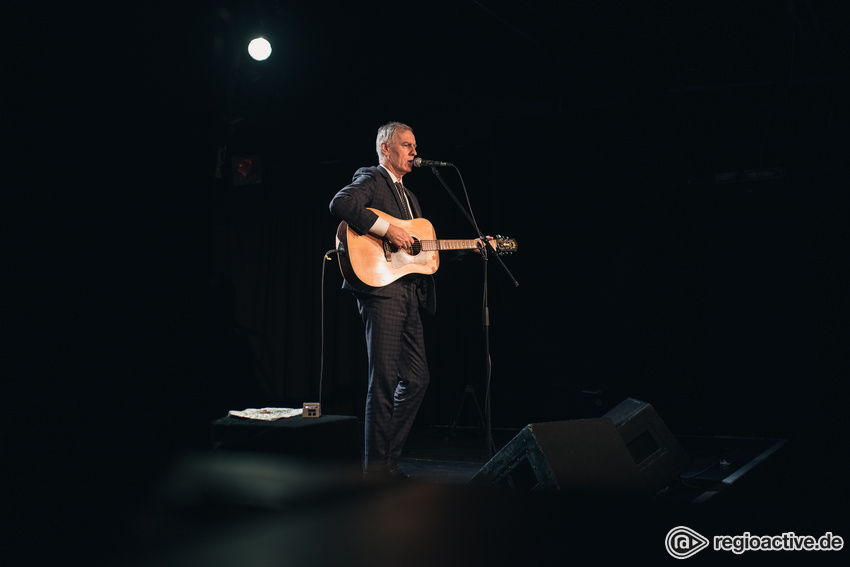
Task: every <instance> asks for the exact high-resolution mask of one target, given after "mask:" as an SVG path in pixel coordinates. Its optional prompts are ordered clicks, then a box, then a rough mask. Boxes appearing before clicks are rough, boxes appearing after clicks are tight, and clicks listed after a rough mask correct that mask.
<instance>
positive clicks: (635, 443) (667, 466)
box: [604, 398, 690, 494]
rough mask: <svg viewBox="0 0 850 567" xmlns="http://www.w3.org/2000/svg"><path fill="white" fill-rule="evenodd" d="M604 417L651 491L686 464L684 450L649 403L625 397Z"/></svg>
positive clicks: (686, 465) (660, 486)
mask: <svg viewBox="0 0 850 567" xmlns="http://www.w3.org/2000/svg"><path fill="white" fill-rule="evenodd" d="M604 417H607V418H609V419H611V421H612V422H614V426H615V427H616V428H617V430H618V431H619V432H620V436H621V437H622V438H623V442H624V443H625V444H626V447H627V448H628V450H629V453H630V454H631V456H632V458H633V459H634V461H635V464H636V465H637V468H638V470H639V471H640V474H641V477H643V479H644V482H646V484H647V487H648V489H649V490H650V491H651V492H652V493H653V494H655V493H657V492H658V491H659V490H661V489H663V488H664V487H666V486H667V485H668V484H669V482H670V481H671V480H674V479H676V478H678V476H679V475H680V474H681V473H682V471H684V470H685V469H686V468H687V467H688V466H689V465H690V458H689V457H688V455H687V454H686V453H685V450H684V449H682V447H681V445H679V442H678V441H677V440H676V438H675V437H674V436H673V434H672V433H671V432H670V430H669V429H667V426H666V425H665V424H664V422H663V421H662V420H661V417H660V416H659V415H658V413H656V411H655V408H653V407H652V405H650V404H648V403H646V402H642V401H640V400H636V399H634V398H626V399H625V400H623V401H622V402H620V404H618V405H617V406H616V407H615V408H613V409H612V410H611V411H609V412H608V413H606V414H605V416H604Z"/></svg>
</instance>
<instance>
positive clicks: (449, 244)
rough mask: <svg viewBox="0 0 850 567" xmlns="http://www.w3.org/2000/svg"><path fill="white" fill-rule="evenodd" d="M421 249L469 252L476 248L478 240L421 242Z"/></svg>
mask: <svg viewBox="0 0 850 567" xmlns="http://www.w3.org/2000/svg"><path fill="white" fill-rule="evenodd" d="M420 244H421V245H422V249H423V250H426V251H430V250H471V249H473V248H478V240H474V239H473V240H421V241H420Z"/></svg>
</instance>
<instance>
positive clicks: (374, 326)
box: [330, 122, 436, 477]
mask: <svg viewBox="0 0 850 567" xmlns="http://www.w3.org/2000/svg"><path fill="white" fill-rule="evenodd" d="M376 149H377V152H378V163H379V165H378V166H374V167H364V168H360V169H358V170H357V171H356V172H355V174H354V178H353V180H352V182H351V183H350V184H349V185H347V186H345V187H343V188H342V189H341V190H340V191H339V192H338V193H337V194H336V195H335V196H334V198H333V199H332V200H331V203H330V211H331V214H333V215H334V216H337V217H339V218H340V219H342V220H344V221H346V222H347V223H348V225H349V227H351V228H352V229H353V230H356V231H357V232H359V233H361V234H366V233H370V234H373V235H375V236H378V237H380V238H383V239H385V240H387V241H388V242H389V243H390V244H391V245H393V246H396V247H399V248H407V247H409V246H411V245H412V244H413V242H414V240H413V237H412V236H411V235H410V234H408V233H407V231H405V230H404V229H403V228H401V227H399V226H396V225H393V224H392V223H390V222H389V221H387V220H386V219H383V218H380V217H378V215H376V214H375V213H374V212H372V211H370V210H368V209H367V207H371V208H374V209H378V210H380V211H383V212H384V213H387V214H388V215H391V216H393V217H395V218H398V219H410V218H416V217H420V216H421V214H422V213H421V209H420V207H419V200H418V199H417V198H416V196H415V195H414V194H413V193H411V192H410V191H408V190H407V188H405V187H404V185H403V184H402V183H401V180H402V177H404V175H405V174H406V173H409V172H410V171H411V170H412V169H413V159H414V158H415V157H416V137H415V136H414V135H413V130H412V129H411V128H410V126H407V125H405V124H401V123H399V122H391V123H389V124H385V125H384V126H381V127H380V128H379V129H378V136H377V140H376ZM343 288H345V289H348V290H350V291H352V293H353V294H354V296H355V298H356V299H357V306H358V308H359V310H360V315H361V317H362V319H363V324H364V325H365V330H366V345H367V349H368V355H369V387H368V392H367V394H366V419H365V421H366V426H365V440H366V443H365V445H366V446H365V459H364V463H363V465H364V470H365V472H366V474H377V475H389V476H391V477H403V476H404V474H403V473H402V472H401V471H400V470H399V469H398V460H399V458H400V457H401V452H402V449H403V447H404V443H405V441H406V439H407V435H408V433H409V432H410V428H411V426H412V425H413V421H414V420H415V418H416V414H417V412H418V411H419V406H420V405H421V403H422V399H423V397H424V396H425V391H426V389H427V387H428V380H429V373H428V363H427V360H426V357H425V341H424V335H423V330H422V319H421V313H420V309H423V310H426V311H429V312H430V313H433V311H434V309H435V307H436V295H435V291H434V282H433V279H432V278H431V276H421V275H418V274H409V275H406V276H404V277H402V278H400V279H398V280H396V281H394V282H392V283H390V284H389V285H386V286H384V287H381V288H372V289H367V290H363V289H355V288H354V287H352V286H351V285H350V284H349V283H348V282H344V283H343Z"/></svg>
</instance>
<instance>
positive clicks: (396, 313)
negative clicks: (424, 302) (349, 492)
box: [356, 278, 430, 472]
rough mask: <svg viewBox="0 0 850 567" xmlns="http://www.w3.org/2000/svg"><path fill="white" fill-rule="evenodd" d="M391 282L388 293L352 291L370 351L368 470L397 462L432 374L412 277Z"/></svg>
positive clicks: (367, 421) (382, 467) (367, 435)
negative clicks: (359, 292) (376, 294)
mask: <svg viewBox="0 0 850 567" xmlns="http://www.w3.org/2000/svg"><path fill="white" fill-rule="evenodd" d="M390 286H392V288H391V289H390V290H389V292H390V293H389V294H388V295H387V296H375V295H366V294H356V297H357V305H358V308H359V310H360V316H361V317H362V319H363V324H364V326H365V330H366V346H367V350H368V355H369V387H368V391H367V394H366V416H365V455H364V456H365V459H364V468H365V470H366V471H367V472H369V471H383V470H386V469H387V468H388V467H389V468H395V466H396V464H397V462H398V459H399V458H400V457H401V452H402V449H403V448H404V443H405V441H406V440H407V436H408V434H409V433H410V428H411V426H412V425H413V422H414V420H415V419H416V414H417V412H418V411H419V406H420V405H421V404H422V399H423V398H424V397H425V391H426V390H427V388H428V381H429V379H430V377H429V373H428V363H427V359H426V356H425V340H424V333H423V329H422V319H421V316H420V312H419V295H418V293H417V286H416V279H415V278H410V279H407V278H402V279H401V280H398V281H396V282H394V283H392V284H390ZM385 289H386V288H385Z"/></svg>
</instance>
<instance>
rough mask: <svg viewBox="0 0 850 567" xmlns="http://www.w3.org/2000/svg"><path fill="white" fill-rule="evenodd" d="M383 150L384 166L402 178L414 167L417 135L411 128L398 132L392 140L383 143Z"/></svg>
mask: <svg viewBox="0 0 850 567" xmlns="http://www.w3.org/2000/svg"><path fill="white" fill-rule="evenodd" d="M381 151H383V153H384V166H386V168H387V169H389V170H390V171H392V172H393V174H395V176H396V177H398V178H399V179H401V177H402V176H403V175H404V174H405V173H410V171H411V170H412V169H413V158H415V157H416V137H415V136H414V135H413V132H411V131H410V130H403V131H400V132H396V135H395V137H394V138H393V139H392V140H390V141H389V142H388V143H387V142H384V143H383V144H381Z"/></svg>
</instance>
